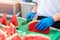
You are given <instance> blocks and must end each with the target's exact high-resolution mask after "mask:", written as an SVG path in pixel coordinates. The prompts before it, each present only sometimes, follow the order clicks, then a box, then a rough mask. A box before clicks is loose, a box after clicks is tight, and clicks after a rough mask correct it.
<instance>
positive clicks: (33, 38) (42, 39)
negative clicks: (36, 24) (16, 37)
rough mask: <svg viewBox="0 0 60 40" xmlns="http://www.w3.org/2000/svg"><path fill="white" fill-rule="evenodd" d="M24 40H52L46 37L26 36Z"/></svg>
mask: <svg viewBox="0 0 60 40" xmlns="http://www.w3.org/2000/svg"><path fill="white" fill-rule="evenodd" d="M23 40H50V38H48V37H44V36H24V37H23Z"/></svg>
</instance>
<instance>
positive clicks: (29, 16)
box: [26, 12, 35, 20]
mask: <svg viewBox="0 0 60 40" xmlns="http://www.w3.org/2000/svg"><path fill="white" fill-rule="evenodd" d="M34 15H35V13H34V12H30V13H28V14H27V16H26V19H27V20H28V19H29V20H32V19H33V17H34Z"/></svg>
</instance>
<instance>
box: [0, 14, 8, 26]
mask: <svg viewBox="0 0 60 40" xmlns="http://www.w3.org/2000/svg"><path fill="white" fill-rule="evenodd" d="M1 23H2V24H4V25H7V17H6V13H5V14H4V15H3V16H2V18H1Z"/></svg>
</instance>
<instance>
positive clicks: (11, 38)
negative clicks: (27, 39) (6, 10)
mask: <svg viewBox="0 0 60 40" xmlns="http://www.w3.org/2000/svg"><path fill="white" fill-rule="evenodd" d="M1 24H2V25H1ZM16 27H18V21H17V17H16V15H15V14H14V15H13V16H12V17H11V19H10V21H9V22H7V17H6V14H4V15H3V16H2V18H0V40H21V38H20V36H19V34H18V33H17V32H16Z"/></svg>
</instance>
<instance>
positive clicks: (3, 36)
mask: <svg viewBox="0 0 60 40" xmlns="http://www.w3.org/2000/svg"><path fill="white" fill-rule="evenodd" d="M6 37H7V34H6V33H5V32H4V31H2V30H1V29H0V40H6Z"/></svg>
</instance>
